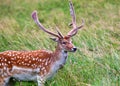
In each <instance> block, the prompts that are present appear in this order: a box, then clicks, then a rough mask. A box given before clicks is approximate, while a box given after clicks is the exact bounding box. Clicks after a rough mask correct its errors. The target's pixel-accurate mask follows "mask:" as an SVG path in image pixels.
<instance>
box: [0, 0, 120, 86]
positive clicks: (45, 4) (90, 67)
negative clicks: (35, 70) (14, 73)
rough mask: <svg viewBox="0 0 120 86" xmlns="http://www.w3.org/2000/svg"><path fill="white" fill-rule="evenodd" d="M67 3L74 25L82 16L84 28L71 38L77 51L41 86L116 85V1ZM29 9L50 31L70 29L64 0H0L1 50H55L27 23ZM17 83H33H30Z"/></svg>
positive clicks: (119, 11) (119, 65)
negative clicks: (57, 28) (74, 13)
mask: <svg viewBox="0 0 120 86" xmlns="http://www.w3.org/2000/svg"><path fill="white" fill-rule="evenodd" d="M72 1H73V4H74V8H75V11H76V17H77V24H78V25H79V24H81V19H82V18H83V19H84V20H85V27H84V29H82V30H80V31H79V32H78V34H77V35H76V36H75V37H73V38H72V39H73V43H74V44H75V45H76V46H77V47H78V51H77V52H76V53H69V57H68V61H67V63H66V65H65V67H64V68H63V69H62V70H60V71H59V72H58V73H57V74H56V76H55V77H54V78H52V79H51V80H48V81H47V82H46V84H45V86H120V1H119V0H96V1H95V0H72ZM33 10H37V11H38V15H39V19H40V21H41V22H42V23H43V25H44V26H45V27H46V28H48V29H50V30H52V31H54V28H55V27H56V26H58V27H59V28H60V31H61V32H62V33H63V34H64V35H65V34H67V32H68V31H69V30H70V28H69V27H68V24H69V23H70V21H71V17H70V14H69V5H68V0H43V1H42V0H34V1H33V0H24V1H21V0H14V1H13V0H1V2H0V51H1V52H2V51H6V50H36V49H49V50H51V49H52V50H54V49H55V48H54V47H55V43H54V42H53V41H51V40H50V39H49V35H47V34H46V33H44V32H43V31H41V30H39V29H38V27H37V25H36V24H35V23H34V21H33V20H32V18H31V13H32V11H33ZM53 44H54V45H53ZM21 84H22V85H23V86H35V85H36V84H35V83H33V82H22V83H21ZM16 86H19V83H17V84H16Z"/></svg>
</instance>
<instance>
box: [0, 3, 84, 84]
mask: <svg viewBox="0 0 120 86" xmlns="http://www.w3.org/2000/svg"><path fill="white" fill-rule="evenodd" d="M70 13H71V16H72V23H71V24H70V26H72V27H73V29H72V30H71V31H69V32H68V34H67V35H66V36H63V35H62V34H61V33H60V32H59V30H58V29H57V33H58V34H55V33H53V32H50V31H48V30H47V29H46V28H45V27H44V26H43V25H42V24H41V23H40V22H39V20H38V16H37V12H36V11H34V12H33V13H32V18H33V20H34V21H35V23H36V24H37V25H38V26H39V28H40V29H41V30H43V31H44V32H46V33H48V34H50V35H52V36H54V37H55V38H52V40H53V41H55V42H57V47H56V50H55V51H53V52H52V51H47V50H35V51H4V52H1V53H0V86H13V84H12V83H11V84H9V82H10V78H15V79H17V80H21V81H37V83H38V86H43V83H44V82H45V80H46V79H48V78H50V77H52V76H53V75H54V74H55V73H56V72H57V71H58V70H59V69H60V68H62V67H63V66H64V64H65V63H66V59H67V56H68V55H67V53H68V52H75V51H76V50H77V48H76V47H75V46H74V45H73V44H72V42H71V37H72V36H74V35H75V34H76V33H77V31H78V29H80V28H82V27H83V25H84V22H82V25H80V26H78V27H77V26H76V17H75V12H74V8H73V4H72V2H71V1H70Z"/></svg>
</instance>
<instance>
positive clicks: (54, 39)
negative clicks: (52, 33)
mask: <svg viewBox="0 0 120 86" xmlns="http://www.w3.org/2000/svg"><path fill="white" fill-rule="evenodd" d="M50 39H51V40H53V41H55V42H58V38H53V37H50Z"/></svg>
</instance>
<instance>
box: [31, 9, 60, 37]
mask: <svg viewBox="0 0 120 86" xmlns="http://www.w3.org/2000/svg"><path fill="white" fill-rule="evenodd" d="M32 18H33V20H34V21H35V23H36V24H37V25H38V26H39V28H40V29H42V30H43V31H45V32H46V33H48V34H50V35H53V36H55V37H58V38H60V37H59V36H58V35H57V34H54V33H52V32H50V31H48V30H46V28H45V27H44V26H43V25H42V24H41V23H40V22H39V20H38V16H37V11H33V13H32Z"/></svg>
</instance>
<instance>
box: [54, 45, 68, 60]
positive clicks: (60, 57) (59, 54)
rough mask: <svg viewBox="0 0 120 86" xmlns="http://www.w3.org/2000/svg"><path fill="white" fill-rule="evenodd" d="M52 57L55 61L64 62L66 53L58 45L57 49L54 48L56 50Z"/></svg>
mask: <svg viewBox="0 0 120 86" xmlns="http://www.w3.org/2000/svg"><path fill="white" fill-rule="evenodd" d="M54 55H55V56H54V57H55V60H56V61H58V60H65V61H66V59H67V56H68V54H67V51H65V50H63V49H62V48H61V47H60V45H59V44H58V45H57V47H56V50H55V51H54Z"/></svg>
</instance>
